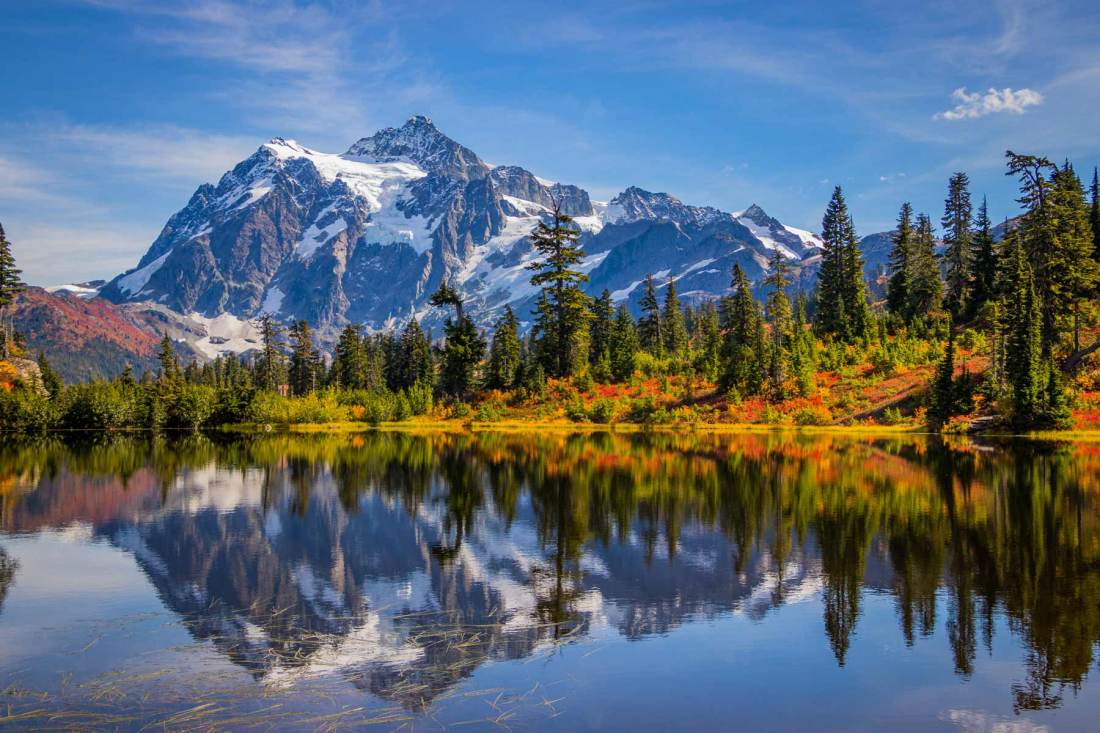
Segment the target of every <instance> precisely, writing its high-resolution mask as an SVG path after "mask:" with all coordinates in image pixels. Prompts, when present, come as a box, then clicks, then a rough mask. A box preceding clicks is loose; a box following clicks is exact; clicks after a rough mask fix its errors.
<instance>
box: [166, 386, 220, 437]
mask: <svg viewBox="0 0 1100 733" xmlns="http://www.w3.org/2000/svg"><path fill="white" fill-rule="evenodd" d="M216 407H217V391H216V390H215V389H214V388H213V387H208V386H206V385H203V384H185V385H182V387H181V388H180V390H179V391H178V392H177V393H176V394H175V395H174V399H173V400H172V402H171V403H170V405H169V407H168V425H169V426H170V427H173V428H186V429H188V430H197V429H198V428H201V427H202V426H203V425H205V424H206V423H207V421H208V420H209V419H210V417H211V416H212V415H213V414H214V410H215V409H216Z"/></svg>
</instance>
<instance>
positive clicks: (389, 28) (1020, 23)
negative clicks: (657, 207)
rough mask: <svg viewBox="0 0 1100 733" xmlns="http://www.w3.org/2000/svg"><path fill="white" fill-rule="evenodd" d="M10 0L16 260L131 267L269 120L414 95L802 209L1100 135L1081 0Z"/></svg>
mask: <svg viewBox="0 0 1100 733" xmlns="http://www.w3.org/2000/svg"><path fill="white" fill-rule="evenodd" d="M836 5H838V4H837V3H820V2H804V3H732V2H699V3H691V2H675V3H657V2H637V3H630V2H615V3H600V2H588V3H571V2H560V3H520V2H512V3H494V4H490V3H483V4H477V3H473V2H448V1H447V0H435V1H434V2H423V3H422V2H419V0H402V1H400V2H392V3H391V2H388V1H386V0H377V1H376V2H350V1H343V0H332V1H331V2H314V3H307V2H294V1H292V0H276V1H274V2H265V3H260V2H239V3H231V2H223V1H221V0H190V1H189V2H183V1H181V2H173V1H169V0H165V1H162V2H153V1H151V0H150V1H149V2H141V1H128V0H36V1H35V2H19V1H16V0H0V10H2V12H3V16H4V23H3V24H2V25H0V48H2V49H3V52H2V57H3V63H2V64H0V222H2V223H3V225H4V227H5V229H6V230H7V232H8V236H9V239H11V240H12V241H13V243H14V245H15V252H16V256H17V257H18V258H19V261H20V263H21V265H22V267H23V269H24V270H25V276H26V279H27V280H28V281H29V282H31V283H34V284H51V283H58V282H66V281H73V280H82V279H88V278H93V277H107V276H110V275H113V274H115V273H117V272H119V271H121V270H124V269H126V268H128V267H130V266H132V265H133V264H134V263H135V262H136V260H137V259H138V257H139V256H140V255H141V254H142V253H143V252H144V251H145V249H146V248H147V247H148V245H149V244H150V242H151V241H152V240H153V238H154V237H155V236H156V234H157V233H158V232H159V230H160V228H161V227H162V226H163V224H164V222H165V220H166V219H167V218H168V216H170V215H171V214H172V213H173V212H174V211H176V210H177V209H179V208H180V207H182V206H183V204H184V203H186V200H187V198H188V197H189V196H190V194H191V192H192V191H193V190H194V189H195V187H196V186H197V185H198V184H200V183H202V182H204V181H216V180H217V179H218V177H219V176H220V175H221V174H222V173H223V172H224V171H225V170H226V169H228V168H229V167H231V166H232V164H234V163H235V162H237V161H238V160H240V159H242V158H244V157H247V155H249V154H250V153H251V152H252V151H254V150H255V149H256V147H258V145H259V144H260V143H262V142H263V141H264V140H267V139H268V138H271V137H273V136H283V137H293V138H295V139H297V140H299V141H300V142H302V143H303V144H305V145H307V146H309V147H313V148H316V149H320V150H325V151H341V150H344V149H346V148H347V147H348V146H349V145H350V144H351V143H352V142H353V141H354V140H356V139H358V138H359V137H363V136H365V135H368V134H370V133H372V132H373V131H375V130H376V129H378V128H380V127H386V126H391V125H399V124H401V123H402V122H403V121H404V120H405V119H406V118H408V117H409V116H411V115H413V114H427V115H429V116H431V117H432V118H433V119H434V121H435V122H436V124H437V125H438V126H439V127H440V128H441V129H442V130H443V131H444V132H446V133H447V134H449V135H450V136H451V137H453V138H455V139H456V140H458V141H459V142H461V143H463V144H465V145H467V146H468V147H470V148H472V149H473V150H474V151H475V152H477V153H478V154H479V155H480V156H481V157H482V158H484V159H485V160H487V161H489V162H492V163H513V164H519V165H522V166H524V167H526V168H528V169H530V170H532V171H533V172H535V173H536V174H538V175H540V176H543V177H546V178H552V179H556V180H562V181H568V182H573V183H577V184H579V185H581V186H584V187H586V188H587V189H589V190H590V191H591V192H592V193H593V194H594V195H596V197H597V198H609V197H611V196H613V195H614V194H615V193H617V192H618V191H620V190H622V189H623V188H625V187H626V186H628V185H639V186H642V187H643V188H647V189H650V190H656V191H668V192H670V193H672V194H674V195H676V196H679V197H680V198H681V199H683V200H684V201H687V202H689V203H695V204H710V205H714V206H718V207H720V208H723V209H725V210H737V209H743V208H745V207H747V206H748V205H749V204H750V203H753V202H757V203H759V204H760V205H761V206H763V207H764V208H765V209H766V210H767V211H768V212H769V213H771V214H772V215H773V216H776V217H778V218H780V219H781V220H782V221H784V222H785V223H788V224H792V225H795V226H801V227H804V228H807V229H813V230H817V229H818V228H819V226H820V219H821V212H822V210H823V208H824V205H825V203H826V201H827V199H828V196H829V194H830V192H831V190H832V187H833V185H836V184H840V185H842V186H843V187H844V189H845V191H846V192H847V194H848V197H849V203H850V205H851V207H852V209H853V213H854V215H855V219H856V227H857V229H858V230H859V231H860V232H861V233H870V232H874V231H880V230H883V229H887V228H889V227H890V226H891V222H892V221H893V218H894V216H895V214H896V211H897V209H898V206H899V204H900V203H901V202H902V201H903V200H909V201H912V202H913V204H914V206H915V207H916V208H917V209H918V210H925V211H928V212H929V213H930V214H932V215H933V218H934V220H938V218H939V216H940V214H941V213H942V206H943V198H944V193H945V187H946V181H947V178H948V176H949V175H950V174H951V173H952V172H953V171H956V170H965V171H967V172H968V173H969V174H970V176H971V180H972V182H973V187H972V188H973V191H974V193H975V195H976V196H977V197H980V196H981V195H982V194H983V193H986V194H988V195H989V198H990V208H991V211H992V214H993V215H994V217H995V218H1001V217H1003V216H1006V215H1009V214H1011V213H1014V210H1015V204H1014V203H1013V198H1014V195H1013V194H1014V187H1013V182H1012V181H1011V180H1009V179H1006V178H1005V176H1004V175H1003V172H1004V164H1003V154H1004V151H1005V149H1006V148H1012V149H1015V150H1018V151H1026V152H1034V153H1039V154H1043V155H1048V156H1050V157H1051V158H1054V159H1056V160H1061V159H1063V158H1065V157H1068V158H1070V159H1071V160H1073V161H1074V162H1075V164H1076V165H1077V167H1078V170H1079V171H1081V172H1082V173H1084V172H1085V171H1086V170H1087V171H1088V173H1089V175H1091V171H1092V167H1093V166H1094V165H1096V164H1097V163H1098V162H1100V42H1098V41H1097V39H1098V38H1100V9H1098V8H1097V5H1096V3H1095V2H1094V1H1093V2H1036V3H1031V2H1023V1H1021V0H1006V1H1004V2H992V3H989V2H981V3H969V2H965V1H960V0H953V1H952V2H924V3H902V2H891V1H889V0H881V1H869V2H862V3H852V4H848V5H846V6H845V7H843V8H839V7H836Z"/></svg>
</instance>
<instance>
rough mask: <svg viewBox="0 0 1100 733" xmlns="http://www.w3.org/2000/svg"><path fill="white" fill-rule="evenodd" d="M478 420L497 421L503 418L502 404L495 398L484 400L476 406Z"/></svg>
mask: <svg viewBox="0 0 1100 733" xmlns="http://www.w3.org/2000/svg"><path fill="white" fill-rule="evenodd" d="M476 415H477V420H478V421H479V422H498V421H500V420H502V419H504V405H503V404H501V403H500V402H497V401H495V400H485V401H484V402H482V403H481V404H480V405H478V406H477V413H476Z"/></svg>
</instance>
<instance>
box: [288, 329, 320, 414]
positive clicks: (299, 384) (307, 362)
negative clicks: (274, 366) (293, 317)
mask: <svg viewBox="0 0 1100 733" xmlns="http://www.w3.org/2000/svg"><path fill="white" fill-rule="evenodd" d="M288 383H289V386H290V392H291V394H293V395H295V396H297V397H301V396H303V395H307V394H310V393H311V392H313V391H314V390H315V389H317V361H316V357H315V352H314V349H313V330H312V329H310V327H309V323H307V322H306V321H296V322H295V323H293V324H291V326H290V371H289V380H288Z"/></svg>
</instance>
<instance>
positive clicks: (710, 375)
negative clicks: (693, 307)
mask: <svg viewBox="0 0 1100 733" xmlns="http://www.w3.org/2000/svg"><path fill="white" fill-rule="evenodd" d="M693 322H694V325H695V328H694V329H693V330H694V332H695V342H696V350H697V356H696V359H695V368H696V370H697V371H698V372H699V374H700V375H701V376H702V377H703V378H704V379H706V380H708V381H711V382H713V381H715V380H717V379H718V370H719V367H720V366H721V362H722V328H721V325H720V323H719V320H718V309H717V308H716V307H715V305H714V301H713V300H708V301H707V302H705V303H703V305H702V306H701V307H700V309H699V312H698V313H697V314H696V316H695V318H694V319H693Z"/></svg>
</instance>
